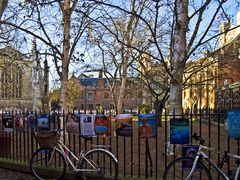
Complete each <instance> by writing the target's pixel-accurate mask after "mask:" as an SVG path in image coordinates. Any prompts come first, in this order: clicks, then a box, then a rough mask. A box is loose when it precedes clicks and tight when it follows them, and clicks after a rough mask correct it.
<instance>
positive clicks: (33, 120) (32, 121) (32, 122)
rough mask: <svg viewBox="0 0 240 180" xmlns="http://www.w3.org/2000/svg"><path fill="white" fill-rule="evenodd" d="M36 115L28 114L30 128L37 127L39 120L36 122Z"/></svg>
mask: <svg viewBox="0 0 240 180" xmlns="http://www.w3.org/2000/svg"><path fill="white" fill-rule="evenodd" d="M36 120H37V119H36V116H35V114H29V115H28V116H27V123H28V127H29V128H36V127H37V122H36Z"/></svg>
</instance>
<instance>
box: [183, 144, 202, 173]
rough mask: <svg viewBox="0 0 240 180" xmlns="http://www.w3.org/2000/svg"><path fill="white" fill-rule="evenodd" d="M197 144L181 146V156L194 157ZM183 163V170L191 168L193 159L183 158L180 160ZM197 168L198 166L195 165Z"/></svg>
mask: <svg viewBox="0 0 240 180" xmlns="http://www.w3.org/2000/svg"><path fill="white" fill-rule="evenodd" d="M198 148H199V146H196V145H186V146H183V148H182V156H183V157H188V158H192V159H194V158H195V156H196V155H197V152H198ZM182 165H183V170H191V168H192V166H193V161H192V160H185V161H183V162H182ZM197 168H200V167H199V166H197Z"/></svg>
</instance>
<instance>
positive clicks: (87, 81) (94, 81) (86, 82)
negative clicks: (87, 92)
mask: <svg viewBox="0 0 240 180" xmlns="http://www.w3.org/2000/svg"><path fill="white" fill-rule="evenodd" d="M100 79H103V81H104V84H105V85H106V84H107V79H106V78H79V81H80V84H81V85H83V86H95V87H96V86H98V81H99V80H100Z"/></svg>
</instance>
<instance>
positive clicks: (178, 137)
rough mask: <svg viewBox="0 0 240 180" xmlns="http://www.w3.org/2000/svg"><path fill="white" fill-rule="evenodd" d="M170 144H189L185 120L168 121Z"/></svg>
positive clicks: (187, 125)
mask: <svg viewBox="0 0 240 180" xmlns="http://www.w3.org/2000/svg"><path fill="white" fill-rule="evenodd" d="M170 143H171V144H188V143H189V120H188V119H187V118H181V119H170Z"/></svg>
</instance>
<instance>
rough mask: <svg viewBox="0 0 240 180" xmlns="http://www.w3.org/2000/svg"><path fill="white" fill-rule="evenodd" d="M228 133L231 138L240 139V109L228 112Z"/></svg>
mask: <svg viewBox="0 0 240 180" xmlns="http://www.w3.org/2000/svg"><path fill="white" fill-rule="evenodd" d="M226 128H227V134H228V137H229V138H230V139H240V111H237V110H236V111H229V112H228V113H227V123H226Z"/></svg>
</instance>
